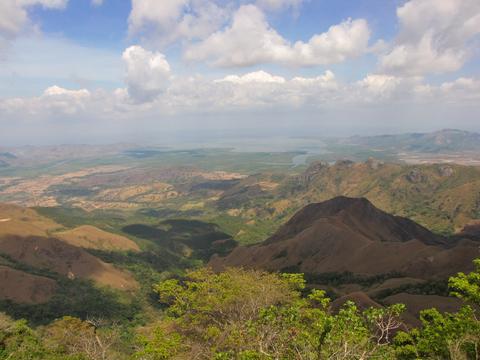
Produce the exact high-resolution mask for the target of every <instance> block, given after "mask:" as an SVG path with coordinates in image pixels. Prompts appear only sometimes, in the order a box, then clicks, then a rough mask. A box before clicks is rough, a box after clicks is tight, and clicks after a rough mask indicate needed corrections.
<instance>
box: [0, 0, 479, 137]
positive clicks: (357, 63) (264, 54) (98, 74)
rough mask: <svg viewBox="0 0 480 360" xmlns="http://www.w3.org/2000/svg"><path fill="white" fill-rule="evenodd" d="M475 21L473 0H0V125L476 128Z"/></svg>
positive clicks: (46, 129) (54, 129) (54, 131)
mask: <svg viewBox="0 0 480 360" xmlns="http://www.w3.org/2000/svg"><path fill="white" fill-rule="evenodd" d="M479 35H480V3H479V2H478V0H442V1H438V0H357V1H351V0H165V1H158V0H103V2H102V1H95V0H93V1H90V0H28V1H26V0H5V1H2V2H1V3H0V65H1V66H0V121H1V122H2V126H3V127H4V129H9V130H11V131H10V133H11V134H13V133H15V134H19V135H17V136H16V137H14V138H12V137H11V136H9V137H8V138H7V137H6V136H5V139H2V135H0V140H2V141H13V142H16V143H22V142H24V143H27V142H30V141H32V140H31V139H38V137H39V136H41V137H42V138H43V140H40V141H41V142H47V143H48V142H68V141H73V140H72V139H71V137H72V135H71V134H72V133H79V132H81V133H85V139H81V141H83V140H86V141H88V137H89V136H90V137H91V132H92V131H94V132H95V134H96V138H97V139H98V140H97V141H101V140H102V139H103V140H104V141H108V142H112V141H116V140H118V141H123V140H128V139H126V137H128V134H131V133H132V131H131V129H132V128H135V133H136V135H135V136H136V137H138V138H140V139H141V137H142V131H144V133H145V138H147V137H151V136H152V133H153V134H157V133H158V134H160V133H161V132H162V129H167V128H168V129H169V131H173V132H174V131H176V130H178V131H187V130H188V131H192V132H193V133H194V132H195V131H196V129H205V128H211V129H217V130H218V129H220V130H221V129H229V130H232V129H243V130H242V131H245V132H248V131H255V129H260V128H261V129H262V131H263V132H264V133H265V134H267V135H268V129H269V128H273V127H281V128H282V129H285V133H286V134H287V135H288V132H289V131H292V130H289V129H294V128H295V129H296V128H297V126H298V124H301V125H302V126H304V127H305V128H306V131H305V132H306V133H308V132H309V130H308V129H316V130H321V129H328V131H329V132H331V133H342V134H347V133H372V132H375V131H376V130H375V129H377V132H380V131H382V132H400V131H417V130H424V131H429V130H436V129H439V128H443V127H459V128H465V129H470V130H477V131H480V124H479V120H478V118H477V116H476V113H478V110H479V107H480V105H479V104H480V101H479V100H480V78H479V77H480V60H479V55H480V54H479V49H480V46H479V44H480V36H479ZM280 125H281V126H280ZM112 128H115V130H116V131H112ZM67 129H68V131H67ZM85 129H93V130H88V131H85ZM325 131H327V130H325ZM104 132H108V134H109V135H108V136H107V135H106V134H105V136H104V135H102V134H103V133H104ZM3 133H5V132H3ZM29 133H31V134H32V135H31V136H30V135H29ZM44 133H45V134H44ZM47 133H48V136H47ZM20 134H24V136H20ZM112 134H115V135H112ZM126 134H127V135H126ZM147 134H148V136H147ZM79 141H80V140H79Z"/></svg>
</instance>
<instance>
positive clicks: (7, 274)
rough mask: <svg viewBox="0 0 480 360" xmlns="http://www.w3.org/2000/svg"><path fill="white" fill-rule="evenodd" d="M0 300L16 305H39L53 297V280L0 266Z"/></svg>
mask: <svg viewBox="0 0 480 360" xmlns="http://www.w3.org/2000/svg"><path fill="white" fill-rule="evenodd" d="M0 284H1V286H0V299H1V300H11V301H13V302H16V303H25V304H41V303H45V302H47V301H48V300H50V298H51V297H52V296H53V294H54V293H55V290H56V288H57V284H56V282H55V280H52V279H49V278H46V277H43V276H36V275H31V274H28V273H26V272H23V271H19V270H15V269H12V268H10V267H8V266H0Z"/></svg>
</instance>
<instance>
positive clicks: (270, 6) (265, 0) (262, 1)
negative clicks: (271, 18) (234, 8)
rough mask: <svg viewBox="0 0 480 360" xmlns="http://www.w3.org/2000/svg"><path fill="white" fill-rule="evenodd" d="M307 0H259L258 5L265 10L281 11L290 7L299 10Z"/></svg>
mask: <svg viewBox="0 0 480 360" xmlns="http://www.w3.org/2000/svg"><path fill="white" fill-rule="evenodd" d="M304 2H305V0H258V1H257V5H258V6H259V7H261V8H263V9H265V10H270V11H280V10H285V9H288V8H293V9H294V10H298V8H299V7H300V6H301V5H302V4H303V3H304Z"/></svg>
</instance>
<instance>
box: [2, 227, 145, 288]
mask: <svg viewBox="0 0 480 360" xmlns="http://www.w3.org/2000/svg"><path fill="white" fill-rule="evenodd" d="M0 253H2V254H5V255H8V256H9V257H10V258H12V259H14V260H15V261H18V262H21V263H24V264H27V265H30V266H32V267H35V268H39V269H48V270H50V271H53V272H56V273H59V274H61V275H64V276H67V277H69V278H84V279H91V280H93V281H95V282H97V283H99V284H101V285H107V286H111V287H113V288H116V289H122V290H130V289H135V288H137V286H138V284H137V283H136V281H135V280H134V279H133V277H132V276H131V275H130V274H128V273H126V272H123V271H121V270H119V269H117V268H116V267H114V266H113V265H111V264H107V263H105V262H103V261H101V260H100V259H98V258H97V257H95V256H93V255H91V254H89V253H87V252H86V251H85V250H83V249H81V248H78V247H75V246H72V245H69V244H66V243H64V242H62V241H60V240H58V239H53V238H46V237H38V236H37V237H35V236H30V237H20V236H5V237H2V238H0Z"/></svg>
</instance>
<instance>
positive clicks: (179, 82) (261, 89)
mask: <svg viewBox="0 0 480 360" xmlns="http://www.w3.org/2000/svg"><path fill="white" fill-rule="evenodd" d="M152 56H153V57H154V56H155V55H152V54H151V53H150V57H152ZM479 100H480V80H478V79H474V78H459V79H457V80H454V81H450V82H445V83H443V84H440V85H438V86H433V85H429V84H426V83H424V80H422V78H420V77H411V78H404V77H397V76H394V75H387V74H371V75H367V76H366V77H365V78H364V79H362V80H360V81H356V82H352V83H343V82H341V81H339V80H337V79H336V77H335V74H334V73H333V72H331V71H326V72H325V73H323V74H320V75H319V76H315V77H293V78H290V79H289V78H285V77H282V76H278V75H275V74H271V73H268V72H263V71H260V72H252V73H246V74H243V75H236V74H232V75H229V76H226V77H224V78H221V79H218V80H209V79H207V78H204V77H201V76H196V77H175V78H173V79H172V80H171V81H170V83H169V85H168V91H163V92H161V93H159V94H157V95H156V96H155V97H152V98H150V100H149V101H144V102H138V101H137V102H132V101H131V94H130V89H127V88H125V89H116V90H114V91H112V92H107V91H103V90H95V91H93V92H92V91H89V90H86V89H79V90H71V89H65V88H61V87H58V86H52V87H50V88H48V89H46V90H45V91H44V92H43V94H41V95H40V96H38V97H33V98H14V99H4V100H1V99H0V114H3V115H5V116H4V117H3V118H4V119H8V118H21V119H28V118H31V119H35V121H41V120H42V119H48V120H49V121H50V120H51V119H59V120H63V121H66V120H68V119H71V118H83V119H102V120H105V121H111V120H112V119H116V120H125V121H127V120H130V121H136V120H137V119H140V118H162V117H165V116H182V115H184V114H191V113H194V114H198V113H202V114H205V113H210V114H215V113H222V114H235V113H237V112H238V111H243V110H248V111H253V110H254V111H262V112H263V113H264V114H268V112H269V111H278V110H279V109H282V111H283V110H285V111H299V112H300V113H301V112H302V111H305V110H307V111H309V113H311V114H314V113H316V111H322V110H328V111H333V112H334V113H335V112H338V111H354V109H358V108H365V109H375V108H382V109H398V108H399V106H400V108H402V107H405V106H404V104H405V103H408V107H407V108H409V109H411V108H412V107H415V106H424V108H427V109H437V108H439V107H445V106H448V107H449V109H463V108H465V106H466V105H468V106H470V107H471V106H473V107H476V108H478V104H479Z"/></svg>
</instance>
